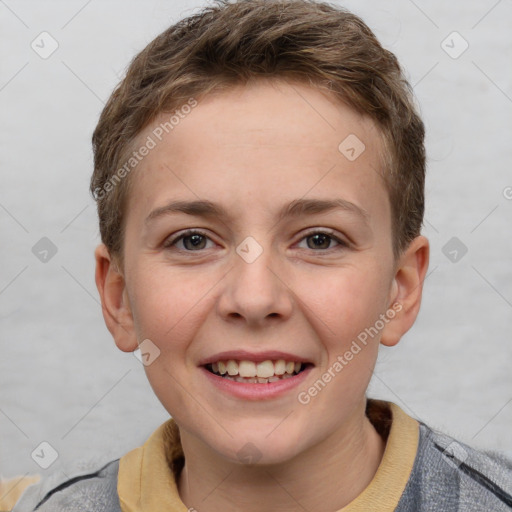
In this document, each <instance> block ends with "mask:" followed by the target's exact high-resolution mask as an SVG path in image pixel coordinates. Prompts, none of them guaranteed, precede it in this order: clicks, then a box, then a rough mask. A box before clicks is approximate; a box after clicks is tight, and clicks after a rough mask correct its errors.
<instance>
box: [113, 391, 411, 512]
mask: <svg viewBox="0 0 512 512" xmlns="http://www.w3.org/2000/svg"><path fill="white" fill-rule="evenodd" d="M369 406H370V407H373V408H377V409H381V410H384V409H387V410H389V411H390V412H391V416H392V423H391V428H390V430H389V435H388V438H387V442H386V448H385V451H384V456H383V458H382V461H381V463H380V465H379V468H378V470H377V472H376V473H375V476H374V477H373V479H372V481H371V482H370V483H369V484H368V486H367V487H366V489H365V490H364V491H363V492H362V493H361V494H360V495H359V496H358V497H357V498H356V499H355V500H353V501H352V502H351V503H349V504H348V505H347V506H345V507H343V508H342V509H341V510H339V511H338V512H366V511H368V510H379V511H381V512H388V511H390V512H391V511H393V510H395V508H396V507H397V505H398V502H399V501H400V497H401V495H402V493H403V491H404V489H405V486H406V484H407V481H408V480H409V476H410V474H411V471H412V467H413V465H414V459H415V457H416V452H417V449H418V442H419V425H418V422H417V421H416V420H415V419H413V418H411V417H410V416H408V415H407V414H405V412H403V411H402V409H400V407H398V406H397V405H395V404H393V403H390V402H381V401H377V400H369ZM376 426H377V429H379V428H378V427H379V426H378V425H376ZM166 450H167V451H166ZM166 453H167V455H166ZM182 459H183V452H182V450H181V444H180V440H179V430H178V427H177V425H176V423H175V421H174V420H173V419H170V420H168V421H167V422H165V423H164V424H163V425H161V426H160V427H158V429H157V430H155V432H154V433H153V434H152V435H151V437H150V438H149V439H148V440H147V441H146V442H145V443H144V445H143V446H141V447H139V448H136V449H135V450H132V451H131V452H129V453H127V454H126V455H125V456H124V457H122V458H121V460H120V463H119V475H118V483H117V491H118V493H119V501H120V504H121V510H122V512H160V511H161V510H166V511H167V512H188V511H189V509H188V508H187V507H186V506H185V504H184V503H183V502H182V501H181V499H180V496H179V493H178V487H177V482H176V474H177V473H178V472H179V470H180V469H181V464H182ZM168 460H169V461H170V462H171V464H174V466H173V467H169V464H168V462H167V461H168Z"/></svg>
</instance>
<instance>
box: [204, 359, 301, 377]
mask: <svg viewBox="0 0 512 512" xmlns="http://www.w3.org/2000/svg"><path fill="white" fill-rule="evenodd" d="M301 367H302V363H298V362H297V363H296V362H294V361H285V360H284V359H278V360H277V361H271V360H270V359H268V360H266V361H262V362H261V363H255V362H254V361H247V360H242V361H235V360H234V359H229V360H227V361H217V362H216V363H212V370H213V371H214V372H215V373H220V374H221V375H225V374H226V373H227V374H228V375H230V376H232V377H234V376H236V375H239V376H240V377H260V378H263V379H265V378H269V377H272V376H274V375H284V374H290V375H291V374H292V373H294V372H295V373H298V372H299V371H300V369H301Z"/></svg>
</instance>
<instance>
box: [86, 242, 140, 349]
mask: <svg viewBox="0 0 512 512" xmlns="http://www.w3.org/2000/svg"><path fill="white" fill-rule="evenodd" d="M94 257H95V259H96V276H95V277H96V287H97V288H98V292H99V294H100V299H101V309H102V312H103V318H104V319H105V324H106V326H107V328H108V330H109V331H110V333H111V334H112V336H113V337H114V340H115V342H116V345H117V347H118V348H119V349H120V350H122V351H124V352H133V351H134V350H136V349H137V347H138V344H137V337H136V335H135V329H134V325H133V315H132V312H131V308H130V303H129V300H128V294H127V291H126V283H125V279H124V276H123V275H122V273H121V271H120V270H119V269H118V267H117V265H116V263H115V261H114V260H113V258H112V256H111V254H110V253H109V251H108V249H107V247H106V246H105V245H104V244H100V245H99V246H98V247H97V248H96V250H95V251H94Z"/></svg>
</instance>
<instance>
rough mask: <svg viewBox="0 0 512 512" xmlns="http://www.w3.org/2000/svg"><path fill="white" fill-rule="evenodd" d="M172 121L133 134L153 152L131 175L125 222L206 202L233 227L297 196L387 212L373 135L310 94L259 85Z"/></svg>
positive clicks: (299, 87)
mask: <svg viewBox="0 0 512 512" xmlns="http://www.w3.org/2000/svg"><path fill="white" fill-rule="evenodd" d="M179 110H180V109H179V108H178V111H179ZM171 117H172V114H167V113H166V114H161V115H160V116H158V118H157V119H155V121H154V122H153V123H152V124H151V125H150V126H149V127H148V128H146V129H145V130H144V131H143V132H142V133H141V134H140V136H139V138H138V143H139V144H140V143H144V142H145V141H149V140H150V139H151V141H152V143H151V145H152V146H153V145H154V147H153V148H152V149H151V150H150V151H149V152H148V154H147V155H146V156H145V157H144V158H143V159H142V160H141V162H140V164H138V166H137V169H136V171H135V172H134V175H133V176H132V179H133V180H134V183H133V184H132V185H133V187H132V194H131V197H130V200H129V204H130V207H129V216H135V215H137V217H141V216H144V217H146V216H147V215H148V214H149V213H150V212H151V211H152V210H153V209H154V208H156V207H159V206H163V205H164V204H165V203H166V202H169V201H171V200H174V199H177V198H179V199H183V198H186V199H189V200H197V199H198V198H205V199H208V200H211V201H213V202H221V203H222V204H223V206H225V209H228V210H229V211H230V212H231V213H232V214H233V218H234V219H237V220H239V221H241V220H242V219H243V218H244V217H245V216H249V217H250V216H251V214H252V215H253V216H254V214H255V213H258V212H259V213H262V214H263V213H266V214H268V215H271V214H272V213H273V212H277V210H281V207H282V205H283V204H284V203H286V202H290V201H293V200H296V199H298V198H303V197H310V198H314V197H322V198H328V199H334V198H339V197H342V198H343V199H345V200H347V201H351V202H353V203H354V204H356V205H360V206H362V205H363V204H364V209H367V210H368V211H369V213H370V215H371V216H372V217H376V218H378V217H382V215H388V214H389V208H388V206H389V205H388V204H387V203H388V197H387V193H386V190H385V186H384V182H383V179H382V176H381V173H382V161H383V159H382V150H383V144H382V137H381V134H380V132H379V130H378V129H377V128H376V127H375V124H374V123H373V121H372V120H370V119H369V118H367V117H365V116H362V115H360V114H358V113H357V112H355V111H354V110H353V109H351V108H349V107H347V106H346V105H344V104H342V103H341V102H340V101H336V100H335V99H334V98H333V97H330V96H329V95H327V94H325V93H322V92H321V91H320V90H318V89H316V88H313V87H310V86H307V85H304V84H297V83H287V82H282V81H272V82H270V81H263V80H261V81H258V82H255V83H251V84H249V85H246V86H236V87H232V88H230V89H228V90H225V91H222V92H220V93H219V92H217V93H214V94H209V95H207V96H205V97H204V98H202V99H198V102H197V106H195V107H194V108H192V109H189V108H187V109H183V110H182V113H181V115H180V116H179V117H178V116H175V117H174V118H173V119H172V122H171ZM287 200H288V201H287ZM362 207H363V206H362Z"/></svg>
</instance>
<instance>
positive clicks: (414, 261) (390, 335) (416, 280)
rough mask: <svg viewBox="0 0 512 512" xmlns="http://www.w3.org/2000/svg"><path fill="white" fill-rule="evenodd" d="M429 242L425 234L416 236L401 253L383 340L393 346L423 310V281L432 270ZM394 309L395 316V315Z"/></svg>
mask: <svg viewBox="0 0 512 512" xmlns="http://www.w3.org/2000/svg"><path fill="white" fill-rule="evenodd" d="M429 253H430V248H429V242H428V239H427V238H425V237H424V236H418V237H416V238H415V239H414V240H413V241H412V242H411V243H410V244H409V247H408V248H407V249H406V251H405V252H404V253H403V254H402V255H401V256H400V258H399V260H398V263H397V265H396V269H395V277H394V278H393V282H392V284H391V292H390V300H389V309H388V313H387V316H388V318H390V321H389V322H388V323H387V324H386V326H385V328H384V330H383V331H382V336H381V340H380V342H381V343H382V344H383V345H386V346H388V347H391V346H393V345H396V344H397V343H398V342H399V341H400V338H401V337H402V336H403V335H404V334H405V333H406V332H407V331H408V330H409V329H410V328H411V327H412V325H413V324H414V321H415V320H416V317H417V316H418V312H419V310H420V304H421V295H422V292H423V281H424V280H425V275H426V273H427V269H428V262H429ZM391 311H394V316H393V317H391Z"/></svg>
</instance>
